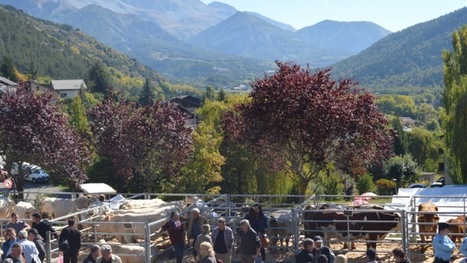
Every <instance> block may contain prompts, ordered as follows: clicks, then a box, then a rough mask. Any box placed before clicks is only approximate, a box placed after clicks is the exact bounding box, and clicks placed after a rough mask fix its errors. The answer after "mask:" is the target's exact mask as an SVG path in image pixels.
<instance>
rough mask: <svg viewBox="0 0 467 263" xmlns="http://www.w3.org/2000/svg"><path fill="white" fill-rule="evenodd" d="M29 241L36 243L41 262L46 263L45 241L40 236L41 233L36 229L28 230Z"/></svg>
mask: <svg viewBox="0 0 467 263" xmlns="http://www.w3.org/2000/svg"><path fill="white" fill-rule="evenodd" d="M28 240H29V241H32V242H34V245H36V248H37V251H39V259H40V260H41V262H44V258H45V249H44V241H43V239H42V237H41V235H39V232H37V230H36V229H35V228H30V229H29V230H28Z"/></svg>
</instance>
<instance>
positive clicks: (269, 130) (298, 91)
mask: <svg viewBox="0 0 467 263" xmlns="http://www.w3.org/2000/svg"><path fill="white" fill-rule="evenodd" d="M277 65H278V67H279V70H278V71H277V72H276V73H275V74H274V75H272V76H265V77H264V78H263V79H258V80H255V81H254V82H253V83H252V88H253V90H252V92H251V94H250V97H251V102H250V103H248V104H241V105H237V106H236V108H235V110H234V111H231V112H229V113H228V114H226V115H225V116H224V120H223V126H224V130H225V131H226V139H228V140H234V141H241V142H246V143H247V144H248V146H249V148H250V149H251V150H252V151H253V152H255V153H256V154H257V156H258V158H263V159H264V160H267V161H268V162H270V164H271V165H270V167H271V168H274V169H284V168H287V169H289V170H290V171H292V172H293V174H294V175H295V176H297V177H298V180H299V181H300V189H299V192H300V193H301V194H304V193H305V191H306V189H307V187H308V184H309V182H310V181H311V180H312V179H313V178H316V176H317V175H318V173H319V171H321V170H324V169H326V166H327V164H329V163H332V164H334V166H336V167H338V168H340V169H342V170H350V168H351V167H349V166H350V165H352V166H355V165H368V164H371V163H372V162H373V161H377V160H380V159H381V158H384V157H386V156H388V155H389V154H390V150H391V143H392V137H391V131H390V128H389V126H388V121H387V119H386V118H385V117H384V115H383V114H382V113H381V112H380V111H379V110H378V108H377V106H376V102H375V97H374V96H373V95H372V94H370V93H368V92H365V91H363V90H360V89H356V84H354V83H353V82H352V81H351V80H349V79H343V80H340V81H334V80H332V79H331V77H330V71H331V70H330V69H325V70H320V71H317V72H316V73H314V74H313V73H311V72H310V69H309V68H301V67H300V66H299V65H295V64H292V63H282V62H277ZM356 160H358V162H357V161H356Z"/></svg>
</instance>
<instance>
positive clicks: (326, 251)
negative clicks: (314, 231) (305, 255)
mask: <svg viewBox="0 0 467 263" xmlns="http://www.w3.org/2000/svg"><path fill="white" fill-rule="evenodd" d="M313 241H315V248H314V250H313V256H314V258H318V257H319V256H320V255H325V256H326V257H327V258H328V262H329V263H334V261H335V260H336V255H334V251H332V249H331V248H329V247H327V246H324V245H323V238H322V237H321V236H315V237H313Z"/></svg>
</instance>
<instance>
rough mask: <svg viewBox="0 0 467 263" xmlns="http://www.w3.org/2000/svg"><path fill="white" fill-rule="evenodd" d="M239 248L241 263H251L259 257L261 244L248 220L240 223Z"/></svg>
mask: <svg viewBox="0 0 467 263" xmlns="http://www.w3.org/2000/svg"><path fill="white" fill-rule="evenodd" d="M240 228H241V231H240V247H239V249H238V250H239V253H240V256H241V258H242V263H253V262H254V261H255V259H256V258H257V257H258V256H259V255H260V248H261V243H260V240H259V235H258V233H256V231H255V230H253V228H251V226H250V222H249V221H248V219H243V220H242V221H240Z"/></svg>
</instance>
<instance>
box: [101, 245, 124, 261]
mask: <svg viewBox="0 0 467 263" xmlns="http://www.w3.org/2000/svg"><path fill="white" fill-rule="evenodd" d="M101 254H102V256H101V257H100V258H98V259H97V261H96V262H97V263H122V259H121V258H120V257H119V256H117V255H114V254H112V247H111V246H110V245H102V246H101Z"/></svg>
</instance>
